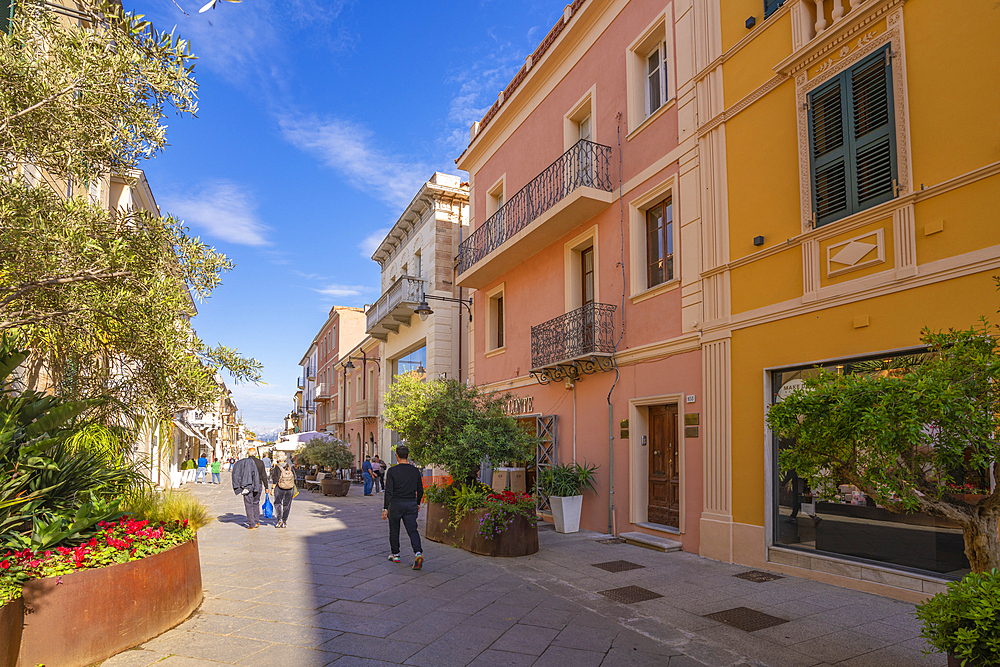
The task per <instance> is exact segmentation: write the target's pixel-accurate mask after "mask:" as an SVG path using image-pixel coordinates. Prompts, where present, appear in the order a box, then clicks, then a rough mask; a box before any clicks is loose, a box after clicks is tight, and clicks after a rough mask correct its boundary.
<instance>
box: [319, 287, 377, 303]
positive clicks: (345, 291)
mask: <svg viewBox="0 0 1000 667" xmlns="http://www.w3.org/2000/svg"><path fill="white" fill-rule="evenodd" d="M368 290H369V288H368V287H366V286H365V285H337V284H332V285H327V286H326V287H322V288H320V289H314V290H313V291H314V292H319V293H320V294H322V295H323V296H328V297H331V298H333V299H343V298H345V297H351V296H361V295H362V294H364V293H365V292H367V291H368Z"/></svg>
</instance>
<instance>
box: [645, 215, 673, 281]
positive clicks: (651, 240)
mask: <svg viewBox="0 0 1000 667" xmlns="http://www.w3.org/2000/svg"><path fill="white" fill-rule="evenodd" d="M673 220H674V219H673V204H672V202H671V199H670V198H669V197H668V198H667V199H665V200H663V201H662V202H660V203H659V204H657V205H656V206H653V207H652V208H650V209H648V210H647V211H646V287H647V289H648V288H650V287H655V286H656V285H659V284H660V283H664V282H667V281H668V280H673V279H674V222H673Z"/></svg>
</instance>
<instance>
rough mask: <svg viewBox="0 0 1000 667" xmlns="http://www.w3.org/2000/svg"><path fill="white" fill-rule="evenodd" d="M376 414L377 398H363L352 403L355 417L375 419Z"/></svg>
mask: <svg viewBox="0 0 1000 667" xmlns="http://www.w3.org/2000/svg"><path fill="white" fill-rule="evenodd" d="M377 416H378V399H377V398H374V397H373V398H363V399H361V400H360V401H357V402H355V404H354V418H355V419H375V418H376V417H377Z"/></svg>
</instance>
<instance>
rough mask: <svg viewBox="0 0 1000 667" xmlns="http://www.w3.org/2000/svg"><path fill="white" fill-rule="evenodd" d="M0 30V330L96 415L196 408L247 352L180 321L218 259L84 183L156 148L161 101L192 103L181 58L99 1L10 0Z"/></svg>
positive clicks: (126, 169)
mask: <svg viewBox="0 0 1000 667" xmlns="http://www.w3.org/2000/svg"><path fill="white" fill-rule="evenodd" d="M16 7H17V11H16V12H15V15H14V19H13V20H12V21H11V22H10V26H9V31H8V32H7V33H6V34H0V83H2V85H0V330H3V331H6V332H14V333H16V334H17V335H18V336H19V338H18V340H19V342H20V344H21V345H23V346H25V347H26V348H27V349H30V350H31V352H32V354H31V355H30V356H29V358H28V359H27V360H26V367H27V369H28V370H27V375H26V379H27V381H28V383H29V385H30V386H35V387H40V388H41V387H44V388H50V387H51V388H54V389H55V390H56V391H57V392H58V393H59V394H60V395H63V396H66V397H69V398H73V399H80V400H87V399H90V398H95V397H100V398H102V399H104V400H102V401H100V402H99V403H98V404H95V409H97V410H100V411H101V412H102V414H103V415H104V418H105V422H106V423H114V422H115V421H116V420H118V419H119V418H120V417H121V415H122V414H132V415H133V416H136V415H139V414H143V413H145V414H149V413H155V414H156V415H157V416H159V417H161V418H162V417H164V416H166V415H169V414H170V413H172V412H176V411H177V410H178V409H180V408H182V407H191V406H195V407H207V406H208V405H209V404H210V402H211V401H212V399H213V398H215V397H216V395H217V388H216V387H217V384H216V383H215V381H214V380H213V376H214V375H215V373H216V371H217V370H218V369H220V368H226V369H228V370H229V371H230V373H231V374H232V375H233V377H234V378H235V379H236V380H237V381H259V379H260V368H261V366H260V364H259V363H258V362H256V361H255V360H253V359H250V358H246V357H243V356H241V355H240V354H239V353H238V352H236V351H235V350H233V349H232V348H229V347H226V346H224V345H218V346H214V347H213V346H209V345H206V344H205V343H203V342H202V341H201V340H200V339H199V338H198V337H197V336H196V335H195V334H194V331H193V329H192V328H191V326H190V323H189V319H190V316H192V315H193V314H194V303H195V299H204V298H207V297H208V296H209V295H210V294H211V293H212V291H213V289H214V288H215V287H216V286H217V285H218V284H219V283H220V281H221V276H222V274H223V273H224V272H226V271H228V270H230V269H231V268H232V266H233V265H232V263H231V262H230V261H229V259H228V258H226V257H225V256H224V255H222V254H221V253H218V252H216V251H215V250H213V249H212V248H210V247H209V246H207V245H205V244H204V243H202V242H201V241H200V240H199V239H198V238H196V237H193V236H191V235H190V234H189V232H188V230H187V229H186V228H185V227H184V226H183V225H182V224H181V223H179V222H178V221H177V220H175V219H174V218H171V217H170V216H168V215H167V216H161V215H160V214H159V212H149V211H136V210H116V211H112V210H108V209H107V208H105V207H102V206H101V205H100V204H99V203H98V202H96V201H92V197H91V195H90V193H91V192H92V191H94V192H96V191H98V190H99V188H97V187H96V186H97V184H99V183H101V182H102V181H103V182H104V183H105V187H106V186H107V183H108V179H109V178H110V177H112V176H114V177H117V178H120V179H124V180H125V181H126V182H134V180H135V179H136V178H137V172H135V169H136V167H137V166H138V165H139V163H140V162H141V161H142V160H143V159H146V158H149V157H151V156H153V155H155V154H156V153H157V152H159V151H160V150H162V149H163V147H164V146H165V145H166V126H165V125H164V123H163V120H164V118H165V117H166V116H165V114H166V112H167V110H169V109H173V110H174V111H175V112H178V113H181V114H189V115H193V114H194V113H195V111H196V110H197V97H196V93H197V84H196V83H195V81H194V78H193V76H192V68H193V66H194V57H193V56H192V55H191V54H190V52H189V49H188V45H187V43H186V42H185V41H184V40H182V39H180V38H179V37H177V36H175V35H174V34H173V33H164V32H160V31H158V30H156V29H155V28H154V27H153V26H152V25H151V24H150V23H149V22H148V21H146V20H145V19H144V18H143V17H141V16H138V15H135V14H132V13H126V12H124V11H123V10H122V8H121V5H120V4H116V3H115V2H106V1H104V0H100V1H96V2H94V1H91V0H83V1H82V2H80V3H78V10H79V12H80V17H81V20H79V21H75V20H74V21H67V20H65V19H61V18H60V17H59V16H57V15H56V14H54V13H53V12H51V11H48V10H46V9H45V8H43V7H42V5H41V4H37V5H36V4H35V3H33V2H25V3H18V4H17V5H16Z"/></svg>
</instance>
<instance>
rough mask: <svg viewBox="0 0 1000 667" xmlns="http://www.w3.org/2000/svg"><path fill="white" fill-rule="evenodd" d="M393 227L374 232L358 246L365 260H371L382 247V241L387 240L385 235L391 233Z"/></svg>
mask: <svg viewBox="0 0 1000 667" xmlns="http://www.w3.org/2000/svg"><path fill="white" fill-rule="evenodd" d="M390 229H392V227H382V228H381V229H376V230H375V231H374V232H372V233H371V234H369V235H368V236H366V237H365V238H364V240H362V241H361V243H359V244H358V248H359V249H360V250H361V256H362V257H364V258H365V259H370V258H371V256H372V255H374V254H375V251H376V250H378V247H379V246H380V245H382V241H384V240H385V235H386V234H388V233H389V230H390Z"/></svg>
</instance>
